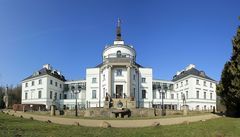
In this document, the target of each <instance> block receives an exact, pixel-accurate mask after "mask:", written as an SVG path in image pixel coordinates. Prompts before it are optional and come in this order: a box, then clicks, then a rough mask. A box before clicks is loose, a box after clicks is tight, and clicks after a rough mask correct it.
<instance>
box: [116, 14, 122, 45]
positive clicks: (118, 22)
mask: <svg viewBox="0 0 240 137" xmlns="http://www.w3.org/2000/svg"><path fill="white" fill-rule="evenodd" d="M116 33H117V35H116V40H117V41H121V40H122V34H121V20H120V18H118V20H117V31H116Z"/></svg>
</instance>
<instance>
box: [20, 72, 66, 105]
mask: <svg viewBox="0 0 240 137" xmlns="http://www.w3.org/2000/svg"><path fill="white" fill-rule="evenodd" d="M40 79H41V80H42V84H39V80H40ZM50 80H52V81H53V85H51V84H50ZM32 81H34V86H32ZM55 82H57V86H55ZM26 83H28V87H25V84H26ZM60 84H61V88H60ZM63 86H64V82H63V81H61V80H59V79H57V78H55V77H53V76H50V75H43V76H39V77H35V78H32V79H28V80H25V81H22V104H43V105H46V108H47V109H49V107H50V105H52V102H53V99H54V95H55V93H57V100H56V105H57V106H59V96H60V94H62V97H63ZM39 91H41V92H42V93H41V98H38V92H39ZM50 91H52V99H50ZM25 93H27V94H28V95H27V99H25Z"/></svg>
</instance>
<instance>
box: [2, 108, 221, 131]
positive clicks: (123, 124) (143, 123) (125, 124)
mask: <svg viewBox="0 0 240 137" xmlns="http://www.w3.org/2000/svg"><path fill="white" fill-rule="evenodd" d="M6 112H7V111H5V113H6ZM8 113H9V114H10V115H12V114H14V116H17V117H20V116H23V117H24V118H27V119H29V118H30V117H33V119H34V120H38V121H48V120H50V121H51V122H52V123H56V124H63V125H76V123H79V125H81V126H86V127H100V125H101V124H102V123H103V122H107V123H109V124H110V125H111V127H119V128H129V127H131V128H137V127H149V126H153V123H156V122H157V123H159V124H160V125H174V124H181V123H188V122H196V121H206V120H208V119H213V118H219V117H220V116H218V115H215V114H205V115H199V116H187V117H175V118H163V119H146V120H92V119H74V118H61V117H54V116H42V115H34V114H27V113H23V112H19V111H17V112H14V111H10V112H8Z"/></svg>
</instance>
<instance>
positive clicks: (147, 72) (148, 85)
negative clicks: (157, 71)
mask: <svg viewBox="0 0 240 137" xmlns="http://www.w3.org/2000/svg"><path fill="white" fill-rule="evenodd" d="M139 73H140V79H139V80H140V85H139V101H140V102H147V103H143V104H140V106H139V107H149V103H148V102H150V101H152V69H151V68H139ZM142 78H146V82H145V83H143V82H142ZM142 90H146V98H145V99H143V98H142Z"/></svg>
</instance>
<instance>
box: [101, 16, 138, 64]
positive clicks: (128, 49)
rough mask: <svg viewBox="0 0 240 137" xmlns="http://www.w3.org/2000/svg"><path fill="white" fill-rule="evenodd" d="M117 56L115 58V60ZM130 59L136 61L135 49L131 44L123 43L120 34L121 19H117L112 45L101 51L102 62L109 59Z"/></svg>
mask: <svg viewBox="0 0 240 137" xmlns="http://www.w3.org/2000/svg"><path fill="white" fill-rule="evenodd" d="M116 58H117V60H116ZM111 59H112V60H113V59H114V61H119V60H123V59H124V60H131V61H133V62H135V61H136V51H135V49H134V48H133V46H129V45H125V44H124V41H123V40H122V34H121V21H120V19H118V23H117V28H116V40H115V41H114V44H113V45H110V46H106V47H105V49H104V51H103V62H105V61H109V60H111Z"/></svg>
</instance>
